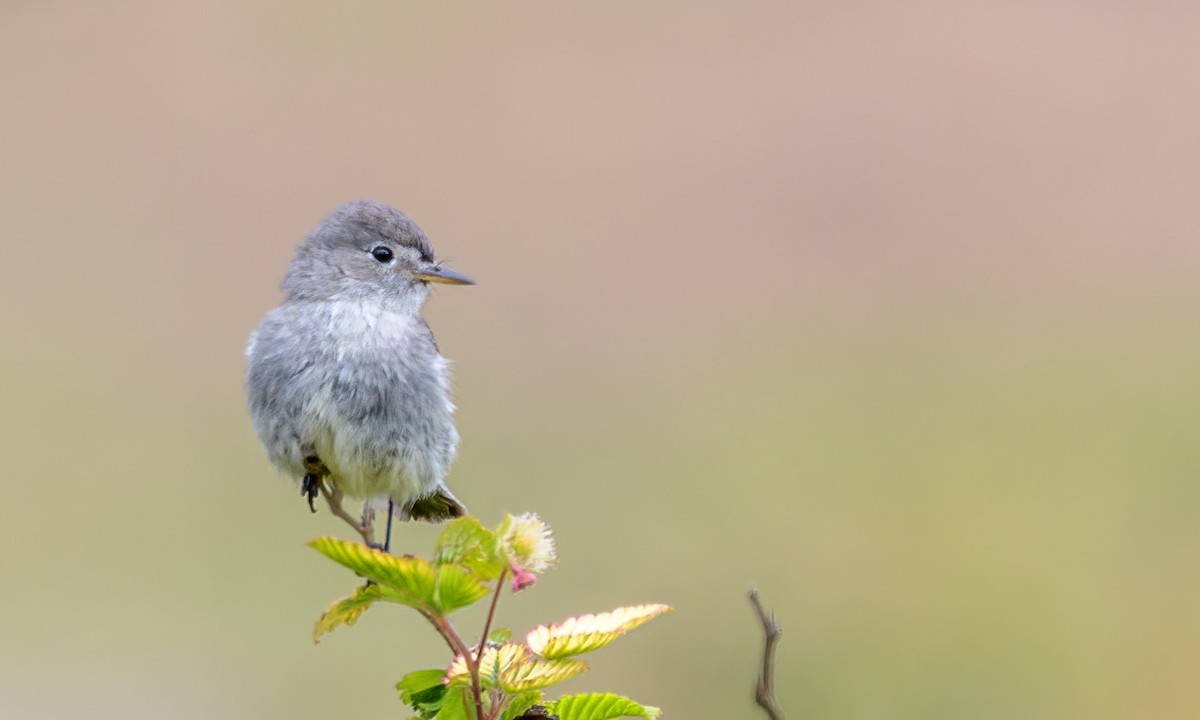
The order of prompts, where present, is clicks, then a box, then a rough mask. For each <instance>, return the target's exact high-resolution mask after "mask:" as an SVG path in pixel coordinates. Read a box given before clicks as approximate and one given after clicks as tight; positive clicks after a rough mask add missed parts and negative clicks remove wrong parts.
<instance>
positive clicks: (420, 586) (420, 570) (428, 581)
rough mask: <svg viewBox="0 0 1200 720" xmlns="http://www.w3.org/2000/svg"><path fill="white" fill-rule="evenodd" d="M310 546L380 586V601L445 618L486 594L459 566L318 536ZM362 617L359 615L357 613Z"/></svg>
mask: <svg viewBox="0 0 1200 720" xmlns="http://www.w3.org/2000/svg"><path fill="white" fill-rule="evenodd" d="M309 545H310V546H311V547H312V548H313V549H315V550H316V551H317V552H319V553H321V554H322V555H324V556H325V557H327V558H329V559H331V560H333V561H334V562H336V563H339V564H341V565H344V566H345V567H348V568H350V569H351V570H353V571H354V572H356V573H358V574H359V575H362V576H363V577H366V578H368V579H370V580H372V581H374V582H375V583H378V584H379V586H380V588H381V589H380V591H379V595H380V596H379V597H378V598H376V599H379V600H388V601H390V602H397V603H400V604H402V605H408V606H409V607H413V608H416V609H417V610H420V611H421V612H424V613H429V614H442V615H445V614H447V613H450V612H452V611H454V610H457V609H459V608H463V607H466V606H467V605H470V604H471V603H473V602H476V601H477V600H479V599H480V598H483V597H484V596H486V595H487V594H488V592H489V590H488V588H487V586H486V585H484V584H483V583H482V582H480V580H479V579H478V578H477V577H475V576H474V575H472V574H471V573H470V572H469V571H467V570H466V569H465V568H463V567H461V566H459V565H441V566H434V565H433V563H431V562H429V561H428V560H422V559H421V558H415V557H398V556H396V555H389V554H388V553H385V552H383V551H381V550H375V549H374V548H369V547H366V546H365V545H359V544H358V543H352V542H348V541H346V540H339V539H337V538H331V537H320V538H317V539H316V540H313V541H312V542H310V543H309ZM360 614H361V612H360Z"/></svg>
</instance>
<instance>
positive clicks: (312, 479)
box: [300, 473, 321, 515]
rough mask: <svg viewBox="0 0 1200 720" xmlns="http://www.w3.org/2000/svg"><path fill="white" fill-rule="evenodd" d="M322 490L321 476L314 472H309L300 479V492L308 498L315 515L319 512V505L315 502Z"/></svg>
mask: <svg viewBox="0 0 1200 720" xmlns="http://www.w3.org/2000/svg"><path fill="white" fill-rule="evenodd" d="M320 492H321V478H320V477H319V476H317V475H314V474H313V473H307V474H306V475H305V476H304V479H303V480H301V481H300V494H301V495H303V496H304V497H306V498H308V509H309V510H312V512H313V514H314V515H315V514H316V512H317V506H316V505H314V504H313V503H314V502H316V499H317V495H318V494H319V493H320Z"/></svg>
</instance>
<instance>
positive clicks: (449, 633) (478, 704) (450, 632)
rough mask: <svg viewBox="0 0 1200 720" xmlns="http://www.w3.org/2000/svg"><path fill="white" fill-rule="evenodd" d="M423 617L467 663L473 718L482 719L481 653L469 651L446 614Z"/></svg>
mask: <svg viewBox="0 0 1200 720" xmlns="http://www.w3.org/2000/svg"><path fill="white" fill-rule="evenodd" d="M425 617H426V619H428V620H429V622H431V623H433V627H434V628H435V629H436V630H437V631H438V634H439V635H441V636H442V639H443V640H445V641H446V644H447V645H449V646H450V649H451V650H453V651H454V652H455V653H457V654H459V655H462V657H463V660H464V661H465V662H466V663H467V671H468V672H469V673H470V675H471V695H472V696H473V698H474V700H475V720H484V718H483V694H482V693H481V692H480V687H479V661H480V660H481V659H482V657H483V653H482V652H480V653H479V657H476V656H475V654H474V653H472V652H471V648H469V647H467V644H466V643H465V642H463V639H462V637H461V636H460V635H459V634H458V631H457V630H455V629H454V625H453V624H451V623H450V620H449V619H448V618H446V616H444V615H425Z"/></svg>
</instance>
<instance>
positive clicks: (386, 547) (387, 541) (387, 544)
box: [383, 498, 395, 553]
mask: <svg viewBox="0 0 1200 720" xmlns="http://www.w3.org/2000/svg"><path fill="white" fill-rule="evenodd" d="M393 510H395V501H393V500H392V499H391V498H388V519H387V532H386V533H384V535H383V551H384V552H385V553H390V552H391V551H392V515H393V512H392V511H393Z"/></svg>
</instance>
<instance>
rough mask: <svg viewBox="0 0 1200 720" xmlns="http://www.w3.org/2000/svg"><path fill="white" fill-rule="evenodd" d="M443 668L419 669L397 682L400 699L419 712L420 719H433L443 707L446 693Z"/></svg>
mask: <svg viewBox="0 0 1200 720" xmlns="http://www.w3.org/2000/svg"><path fill="white" fill-rule="evenodd" d="M445 674H446V673H444V672H443V671H441V670H438V669H436V668H435V669H433V670H417V671H416V672H410V673H409V674H407V675H405V676H404V678H403V679H402V680H401V681H400V682H398V683H396V689H397V690H399V691H400V699H401V700H402V701H403V702H404V704H405V705H408V706H409V707H411V708H412V709H413V711H414V712H416V713H417V716H418V718H419V720H431V718H433V717H434V716H436V715H437V714H438V712H439V711H440V710H441V708H442V699H443V698H444V697H445V695H446V685H445V684H444V683H443V682H442V678H443V677H444V676H445Z"/></svg>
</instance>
